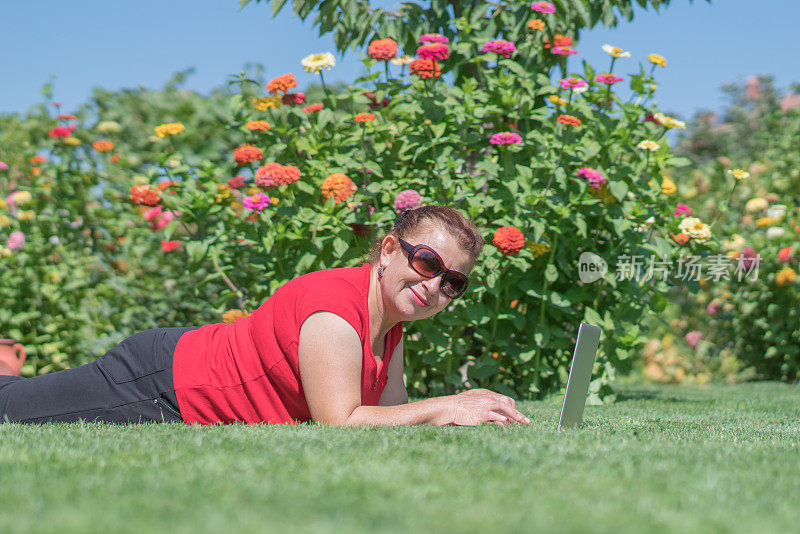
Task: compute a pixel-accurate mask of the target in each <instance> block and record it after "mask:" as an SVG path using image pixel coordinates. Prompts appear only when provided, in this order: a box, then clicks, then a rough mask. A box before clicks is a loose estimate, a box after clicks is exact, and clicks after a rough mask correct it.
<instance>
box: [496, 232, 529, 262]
mask: <svg viewBox="0 0 800 534" xmlns="http://www.w3.org/2000/svg"><path fill="white" fill-rule="evenodd" d="M492 243H493V244H494V246H496V247H497V250H499V251H500V252H502V253H503V254H507V255H509V256H516V255H517V253H518V252H519V251H520V250H521V249H522V247H524V246H525V236H524V235H522V231H521V230H520V229H519V228H517V227H516V226H503V227H502V228H499V229H498V230H497V231H496V232H495V233H494V237H493V238H492Z"/></svg>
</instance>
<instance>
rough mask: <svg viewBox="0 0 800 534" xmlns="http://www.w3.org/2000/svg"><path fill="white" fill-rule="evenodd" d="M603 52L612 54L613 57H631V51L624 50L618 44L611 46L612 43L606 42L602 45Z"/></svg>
mask: <svg viewBox="0 0 800 534" xmlns="http://www.w3.org/2000/svg"><path fill="white" fill-rule="evenodd" d="M602 49H603V52H605V53H606V54H608V55H610V56H611V57H613V58H621V57H631V53H630V52H623V51H622V49H621V48H620V47H618V46H611V45H610V44H604V45H603V46H602Z"/></svg>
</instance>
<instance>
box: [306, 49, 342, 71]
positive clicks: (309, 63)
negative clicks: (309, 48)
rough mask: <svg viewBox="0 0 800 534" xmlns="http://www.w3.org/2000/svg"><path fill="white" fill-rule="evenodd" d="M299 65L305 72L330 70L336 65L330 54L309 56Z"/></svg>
mask: <svg viewBox="0 0 800 534" xmlns="http://www.w3.org/2000/svg"><path fill="white" fill-rule="evenodd" d="M300 63H301V64H302V65H303V68H304V69H305V71H306V72H319V71H321V70H322V69H327V70H331V67H333V66H335V65H336V58H334V57H333V54H331V53H330V52H323V53H321V54H311V55H308V56H306V57H304V58H303V59H302V60H301V61H300Z"/></svg>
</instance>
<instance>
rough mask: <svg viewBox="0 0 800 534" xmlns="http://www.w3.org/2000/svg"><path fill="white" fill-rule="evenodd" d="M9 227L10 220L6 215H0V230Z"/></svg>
mask: <svg viewBox="0 0 800 534" xmlns="http://www.w3.org/2000/svg"><path fill="white" fill-rule="evenodd" d="M9 226H11V219H10V218H9V217H8V216H6V215H0V228H8V227H9Z"/></svg>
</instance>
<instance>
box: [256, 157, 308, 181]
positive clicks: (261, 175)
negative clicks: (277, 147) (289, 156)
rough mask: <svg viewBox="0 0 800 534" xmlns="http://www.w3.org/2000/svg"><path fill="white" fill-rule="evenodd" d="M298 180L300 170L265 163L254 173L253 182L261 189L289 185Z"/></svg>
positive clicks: (273, 163) (278, 164) (293, 167)
mask: <svg viewBox="0 0 800 534" xmlns="http://www.w3.org/2000/svg"><path fill="white" fill-rule="evenodd" d="M299 179H300V169H298V168H297V167H295V166H294V165H281V164H280V163H275V162H271V163H267V164H266V165H264V166H263V167H259V169H258V170H257V171H256V175H255V182H256V184H258V185H259V186H261V187H272V186H276V185H289V184H293V183H295V182H296V181H297V180H299Z"/></svg>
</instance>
